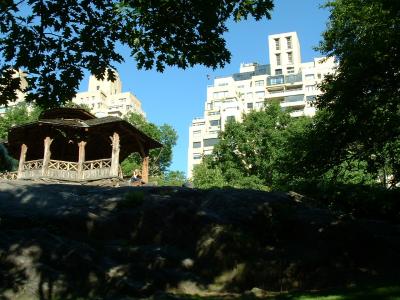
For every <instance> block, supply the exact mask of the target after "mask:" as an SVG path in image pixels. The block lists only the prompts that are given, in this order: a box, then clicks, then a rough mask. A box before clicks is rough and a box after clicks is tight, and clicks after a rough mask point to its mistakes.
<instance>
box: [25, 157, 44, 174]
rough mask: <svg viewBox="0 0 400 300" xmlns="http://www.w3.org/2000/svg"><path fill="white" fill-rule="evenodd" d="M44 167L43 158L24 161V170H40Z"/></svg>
mask: <svg viewBox="0 0 400 300" xmlns="http://www.w3.org/2000/svg"><path fill="white" fill-rule="evenodd" d="M42 168H43V159H37V160H30V161H26V162H25V163H24V167H23V170H24V171H25V170H40V169H42Z"/></svg>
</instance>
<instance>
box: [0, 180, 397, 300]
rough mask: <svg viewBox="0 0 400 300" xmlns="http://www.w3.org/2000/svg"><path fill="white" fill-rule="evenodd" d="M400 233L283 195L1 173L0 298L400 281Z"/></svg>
mask: <svg viewBox="0 0 400 300" xmlns="http://www.w3.org/2000/svg"><path fill="white" fill-rule="evenodd" d="M299 199H300V200H299ZM399 229H400V228H399V226H398V225H395V224H388V223H385V222H382V221H376V220H356V219H354V218H352V217H350V216H346V215H339V214H333V213H331V212H329V211H328V210H325V209H319V208H317V207H315V206H313V205H311V204H309V203H308V204H307V203H305V202H304V201H302V200H301V197H300V198H299V197H297V196H296V197H294V196H293V195H288V194H284V193H266V192H259V191H252V190H234V189H223V190H222V189H220V190H218V189H216V190H205V191H203V190H196V189H189V188H175V187H140V188H139V187H120V188H111V187H108V188H107V187H95V186H80V185H67V184H64V185H61V184H44V183H42V184H39V183H36V184H33V183H30V182H24V181H12V182H11V181H2V182H0V299H35V298H37V299H52V297H54V296H55V295H57V297H59V298H62V299H69V298H72V299H73V298H74V297H78V296H81V297H86V298H89V297H101V299H130V297H141V296H143V297H144V296H149V295H152V294H155V293H157V292H165V291H167V292H179V293H206V292H217V293H219V292H224V293H225V292H239V293H241V292H244V291H249V290H268V291H280V290H294V289H322V288H329V287H337V286H345V285H349V284H358V283H367V282H369V281H376V280H391V279H393V280H395V279H396V278H397V277H396V275H398V270H399V267H400V230H399Z"/></svg>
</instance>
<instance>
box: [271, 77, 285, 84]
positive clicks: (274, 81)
mask: <svg viewBox="0 0 400 300" xmlns="http://www.w3.org/2000/svg"><path fill="white" fill-rule="evenodd" d="M283 81H284V78H283V76H277V77H271V85H274V84H282V83H283Z"/></svg>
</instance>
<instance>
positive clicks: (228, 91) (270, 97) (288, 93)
mask: <svg viewBox="0 0 400 300" xmlns="http://www.w3.org/2000/svg"><path fill="white" fill-rule="evenodd" d="M268 47H269V62H270V63H269V64H265V65H261V64H258V63H246V64H241V65H240V69H239V73H235V74H232V75H229V76H223V77H217V78H215V79H214V82H213V84H212V85H210V86H208V87H207V99H206V102H205V105H204V115H203V116H202V117H200V118H195V119H193V121H192V124H191V126H190V128H189V147H188V177H189V178H190V177H191V176H192V171H193V167H194V166H195V165H196V164H199V163H200V162H201V161H202V158H203V157H204V156H205V155H209V154H211V153H212V150H213V148H214V145H215V144H216V143H218V134H219V132H220V131H221V130H224V126H225V124H226V122H227V121H228V120H231V119H234V120H236V121H239V122H240V121H242V117H243V114H246V113H248V112H250V111H252V110H260V109H262V108H263V107H264V106H265V105H268V103H270V102H271V101H278V102H279V103H280V106H281V107H282V109H283V110H286V111H288V112H289V113H290V115H291V116H292V117H300V116H314V114H315V106H314V102H315V98H316V96H317V95H319V94H320V93H321V91H320V90H319V89H318V84H319V83H321V81H322V80H323V79H324V77H325V76H326V74H328V73H332V72H334V70H335V67H336V63H335V61H334V59H332V58H328V59H327V58H325V57H322V58H314V60H313V61H311V62H304V63H303V62H302V61H301V51H300V42H299V38H298V36H297V33H296V32H288V33H280V34H274V35H270V36H268Z"/></svg>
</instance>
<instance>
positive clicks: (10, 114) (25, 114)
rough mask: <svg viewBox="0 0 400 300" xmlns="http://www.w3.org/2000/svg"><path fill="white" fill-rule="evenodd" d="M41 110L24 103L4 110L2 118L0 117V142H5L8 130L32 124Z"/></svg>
mask: <svg viewBox="0 0 400 300" xmlns="http://www.w3.org/2000/svg"><path fill="white" fill-rule="evenodd" d="M40 112H41V109H40V108H38V107H36V106H28V105H27V104H26V103H19V104H18V105H15V106H14V107H10V108H8V109H7V110H6V112H5V114H4V115H3V116H0V140H2V139H3V140H6V139H7V136H8V130H9V129H10V128H11V127H12V126H15V125H22V124H24V123H29V122H34V121H36V120H37V119H38V118H39V114H40Z"/></svg>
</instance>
